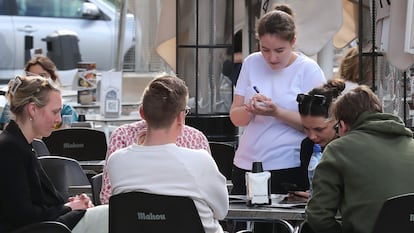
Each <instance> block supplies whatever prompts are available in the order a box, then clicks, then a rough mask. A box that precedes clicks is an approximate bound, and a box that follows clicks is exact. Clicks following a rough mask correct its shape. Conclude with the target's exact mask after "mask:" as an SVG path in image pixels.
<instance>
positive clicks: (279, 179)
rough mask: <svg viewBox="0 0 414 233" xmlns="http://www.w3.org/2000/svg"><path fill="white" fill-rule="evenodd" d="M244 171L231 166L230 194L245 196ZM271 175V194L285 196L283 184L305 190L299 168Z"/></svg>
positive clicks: (303, 177)
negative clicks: (231, 187)
mask: <svg viewBox="0 0 414 233" xmlns="http://www.w3.org/2000/svg"><path fill="white" fill-rule="evenodd" d="M248 171H249V170H244V169H241V168H238V167H236V166H234V165H233V172H232V183H233V189H232V191H231V194H234V195H236V194H238V195H240V194H246V178H245V175H246V172H248ZM270 174H271V177H270V179H271V193H277V194H286V193H287V191H291V190H286V189H285V187H284V186H283V183H291V184H295V185H296V186H297V187H298V188H299V189H303V190H305V188H304V187H306V182H307V177H305V176H304V172H303V169H302V168H300V167H295V168H288V169H281V170H272V171H270Z"/></svg>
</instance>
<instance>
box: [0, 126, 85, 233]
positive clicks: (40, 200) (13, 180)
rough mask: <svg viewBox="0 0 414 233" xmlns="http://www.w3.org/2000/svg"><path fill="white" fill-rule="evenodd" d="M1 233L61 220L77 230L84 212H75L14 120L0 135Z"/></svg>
mask: <svg viewBox="0 0 414 233" xmlns="http://www.w3.org/2000/svg"><path fill="white" fill-rule="evenodd" d="M0 158H1V162H0V187H1V192H0V209H1V211H0V232H8V231H12V230H14V229H17V228H19V227H22V226H24V225H27V224H31V223H36V222H41V221H53V220H58V221H60V222H63V223H65V224H67V225H68V227H70V228H71V227H73V226H74V225H75V224H76V223H77V221H79V219H80V218H81V217H82V216H83V214H84V211H71V209H70V208H69V207H67V206H64V204H65V201H64V200H63V198H62V196H61V195H60V194H59V193H58V192H57V191H56V189H55V187H54V186H53V184H52V183H51V181H50V179H49V177H47V175H46V173H45V172H44V170H43V168H42V167H41V165H40V163H39V161H38V160H37V156H36V153H35V151H34V149H33V147H32V145H31V144H29V143H28V142H27V140H26V138H25V137H24V135H23V133H22V132H21V131H20V129H19V127H18V125H17V124H16V123H15V122H14V121H10V124H9V125H8V126H7V128H6V129H5V130H4V131H3V133H1V134H0Z"/></svg>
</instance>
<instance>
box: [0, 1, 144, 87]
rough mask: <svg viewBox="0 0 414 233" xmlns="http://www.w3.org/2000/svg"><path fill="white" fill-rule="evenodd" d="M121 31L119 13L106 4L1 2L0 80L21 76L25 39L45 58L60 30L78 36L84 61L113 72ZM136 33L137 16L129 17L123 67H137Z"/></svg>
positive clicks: (87, 2)
mask: <svg viewBox="0 0 414 233" xmlns="http://www.w3.org/2000/svg"><path fill="white" fill-rule="evenodd" d="M118 28H119V11H117V9H116V7H115V6H114V5H113V4H112V3H110V2H109V1H107V0H24V1H21V0H0V54H1V57H2V59H1V60H0V79H3V83H5V81H6V80H8V79H10V78H11V77H13V76H14V75H15V74H19V73H21V72H22V69H23V66H24V64H25V61H26V58H25V38H26V36H32V37H33V48H41V49H42V52H43V54H46V53H47V51H48V49H47V46H46V44H47V43H46V41H45V40H46V38H47V37H48V36H50V35H51V34H53V33H55V32H56V31H58V30H62V31H71V32H74V33H75V35H77V37H78V39H79V41H78V46H79V51H80V55H81V60H82V61H84V62H95V63H96V65H97V69H98V70H110V69H113V68H114V66H115V65H114V64H115V59H116V49H117V39H118V36H117V35H118ZM135 29H136V27H135V19H134V16H133V15H132V14H127V17H126V22H125V40H124V43H123V54H124V64H128V65H131V64H134V62H133V59H134V51H135V50H134V49H135V48H134V39H135ZM138 30H139V29H138ZM138 32H139V33H140V31H138ZM138 51H139V50H138ZM0 82H1V80H0Z"/></svg>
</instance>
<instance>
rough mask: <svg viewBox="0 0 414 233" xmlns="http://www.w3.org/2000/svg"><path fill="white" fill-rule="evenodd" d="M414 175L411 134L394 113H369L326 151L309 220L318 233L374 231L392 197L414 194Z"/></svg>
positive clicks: (310, 202) (309, 207) (413, 142)
mask: <svg viewBox="0 0 414 233" xmlns="http://www.w3.org/2000/svg"><path fill="white" fill-rule="evenodd" d="M413 177H414V140H413V138H412V132H411V130H409V129H407V128H405V126H404V124H403V122H402V121H401V119H400V118H398V117H396V116H393V115H391V114H386V113H368V112H365V113H363V114H361V116H360V117H359V118H358V119H357V121H356V122H355V123H354V124H353V125H352V126H351V130H350V131H349V132H348V133H347V134H346V135H344V136H342V137H340V138H338V139H336V140H334V141H332V142H331V143H329V144H328V145H327V147H326V148H325V150H324V152H323V156H322V159H321V161H320V163H319V164H318V166H317V168H316V170H315V175H314V179H313V196H312V198H311V199H310V200H309V202H308V205H307V207H306V220H305V221H306V222H307V223H308V224H309V226H310V227H311V228H312V229H313V230H314V231H315V232H317V233H321V232H329V233H335V232H344V233H351V232H352V233H371V232H372V229H373V226H374V223H375V220H376V218H377V216H378V213H379V210H380V209H381V207H382V204H383V203H384V201H385V200H386V199H387V198H389V197H392V196H396V195H399V194H404V193H410V192H414V184H413ZM338 214H339V215H341V217H342V221H341V223H339V222H338V221H336V220H335V216H337V215H338Z"/></svg>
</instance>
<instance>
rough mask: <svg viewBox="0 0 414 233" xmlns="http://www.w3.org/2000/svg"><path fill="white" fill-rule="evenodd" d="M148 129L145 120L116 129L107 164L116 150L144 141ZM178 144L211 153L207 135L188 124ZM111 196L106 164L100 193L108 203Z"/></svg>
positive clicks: (105, 202)
mask: <svg viewBox="0 0 414 233" xmlns="http://www.w3.org/2000/svg"><path fill="white" fill-rule="evenodd" d="M146 131H147V124H146V122H145V121H144V120H142V121H137V122H134V123H131V124H124V125H122V126H120V127H118V128H117V129H115V130H114V131H113V132H112V134H111V137H110V139H109V146H108V151H107V153H106V159H105V164H106V162H107V161H108V158H109V157H110V156H111V154H112V153H113V152H114V151H116V150H118V149H121V148H124V147H127V146H129V145H131V144H133V143H138V144H140V143H142V142H143V140H144V137H145V134H146ZM176 144H177V145H178V146H182V147H187V148H190V149H205V150H207V151H208V152H209V153H210V154H211V151H210V147H209V144H208V140H207V138H206V136H205V135H204V134H203V133H202V132H201V131H199V130H197V129H195V128H193V127H191V126H188V125H184V127H183V131H182V133H181V135H180V136H178V137H177V141H176ZM110 196H111V183H110V181H109V176H108V170H107V168H106V166H105V167H104V169H103V177H102V189H101V193H100V199H101V203H102V204H108V203H109V197H110Z"/></svg>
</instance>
